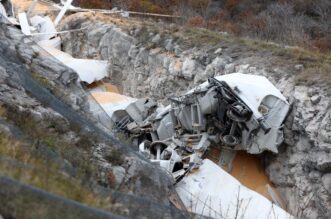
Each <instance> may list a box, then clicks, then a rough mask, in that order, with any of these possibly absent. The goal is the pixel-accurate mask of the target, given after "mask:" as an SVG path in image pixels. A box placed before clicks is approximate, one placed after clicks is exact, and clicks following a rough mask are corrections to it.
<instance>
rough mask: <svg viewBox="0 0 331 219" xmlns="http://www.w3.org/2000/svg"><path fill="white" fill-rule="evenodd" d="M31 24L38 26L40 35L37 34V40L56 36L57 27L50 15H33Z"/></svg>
mask: <svg viewBox="0 0 331 219" xmlns="http://www.w3.org/2000/svg"><path fill="white" fill-rule="evenodd" d="M30 22H31V25H32V26H33V27H35V28H36V30H37V32H38V33H40V35H37V36H35V38H36V39H37V41H41V40H48V39H50V38H52V37H55V36H56V34H55V33H56V29H55V26H54V24H53V21H52V20H51V19H50V18H49V17H48V16H46V17H41V16H39V15H36V16H33V17H32V18H31V19H30Z"/></svg>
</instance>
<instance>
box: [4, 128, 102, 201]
mask: <svg viewBox="0 0 331 219" xmlns="http://www.w3.org/2000/svg"><path fill="white" fill-rule="evenodd" d="M31 148H34V147H33V146H31V145H27V144H25V143H22V142H19V141H17V140H14V139H12V138H11V137H9V136H7V135H6V134H4V133H1V132H0V156H1V157H2V158H7V159H9V160H12V161H13V162H14V165H13V163H12V162H10V163H6V162H5V160H2V159H0V162H1V163H2V164H1V165H0V171H1V174H2V175H6V176H9V177H13V178H15V179H17V180H20V181H22V182H25V183H27V184H30V185H33V186H36V187H39V188H41V189H44V190H46V191H49V192H51V193H54V194H57V195H60V196H63V197H65V198H68V199H72V200H76V201H79V202H82V203H86V204H88V205H92V206H98V203H99V198H97V197H96V196H95V195H94V194H93V193H92V192H91V191H89V190H88V189H87V188H84V187H82V186H81V183H80V182H79V181H78V180H76V179H74V178H72V177H69V176H66V175H64V174H63V173H62V172H61V171H60V170H59V166H58V164H56V163H52V162H50V161H47V160H44V159H42V158H41V157H38V156H36V155H35V154H34V153H33V151H32V150H31Z"/></svg>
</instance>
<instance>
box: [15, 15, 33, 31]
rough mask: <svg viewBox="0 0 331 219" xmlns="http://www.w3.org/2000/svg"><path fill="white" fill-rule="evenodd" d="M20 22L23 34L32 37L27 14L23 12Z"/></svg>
mask: <svg viewBox="0 0 331 219" xmlns="http://www.w3.org/2000/svg"><path fill="white" fill-rule="evenodd" d="M18 20H19V22H20V25H21V29H22V33H23V34H24V35H27V36H29V35H31V31H30V25H29V23H28V19H27V17H26V13H25V12H23V13H19V14H18Z"/></svg>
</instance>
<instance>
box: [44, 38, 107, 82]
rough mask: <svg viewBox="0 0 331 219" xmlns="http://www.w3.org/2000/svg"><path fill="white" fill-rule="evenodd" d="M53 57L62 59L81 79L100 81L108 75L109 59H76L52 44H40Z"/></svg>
mask: <svg viewBox="0 0 331 219" xmlns="http://www.w3.org/2000/svg"><path fill="white" fill-rule="evenodd" d="M39 45H40V46H41V47H42V48H43V49H45V50H46V51H47V52H48V53H49V54H51V55H52V56H53V57H55V58H56V59H58V60H59V61H61V62H62V63H63V64H65V65H66V66H68V67H70V68H72V69H73V70H75V71H76V72H77V74H78V76H79V78H80V80H81V81H83V82H86V83H87V84H91V83H93V82H94V81H99V80H101V79H103V78H105V77H108V68H109V63H108V61H103V60H93V59H76V58H73V57H72V56H71V55H69V54H68V53H65V52H62V51H61V50H58V49H56V48H54V47H52V46H48V45H46V44H39Z"/></svg>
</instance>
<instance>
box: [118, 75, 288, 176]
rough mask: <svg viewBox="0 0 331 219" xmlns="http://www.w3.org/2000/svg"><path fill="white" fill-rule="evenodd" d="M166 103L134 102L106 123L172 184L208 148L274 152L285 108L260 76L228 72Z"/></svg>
mask: <svg viewBox="0 0 331 219" xmlns="http://www.w3.org/2000/svg"><path fill="white" fill-rule="evenodd" d="M170 101H171V104H170V105H169V106H167V107H162V106H161V107H157V106H156V104H155V103H154V102H153V101H151V100H148V99H144V100H143V101H142V100H140V101H137V102H136V103H133V104H131V106H130V107H128V108H127V109H122V110H121V116H118V114H117V116H116V118H114V117H113V118H112V120H113V121H114V124H118V125H117V126H116V125H115V127H118V126H119V125H120V127H121V130H122V131H125V132H127V133H129V134H130V136H131V137H132V138H133V143H134V144H135V145H136V146H137V147H139V150H140V151H141V152H142V153H144V154H145V155H146V156H147V157H148V158H150V159H151V160H152V162H155V163H158V164H159V165H161V166H162V167H165V168H166V169H167V170H168V171H170V172H173V173H174V177H175V178H177V179H179V178H180V177H181V176H182V174H183V171H184V172H185V171H187V170H188V169H190V168H193V167H192V166H198V165H199V162H200V161H201V159H202V157H203V154H204V153H205V152H206V150H207V149H208V147H209V146H210V145H211V144H222V145H223V146H225V147H228V148H229V149H233V150H245V151H247V152H248V153H251V154H259V153H262V152H263V151H272V152H274V153H277V152H278V149H277V148H278V146H279V145H280V144H281V143H282V141H283V130H282V129H283V122H284V119H285V117H286V115H287V113H288V111H289V103H288V102H287V100H286V98H285V97H284V96H283V95H282V94H281V93H280V91H279V90H278V89H277V88H275V87H274V85H272V84H271V82H270V81H269V80H268V79H266V78H265V77H263V76H256V75H247V74H241V73H234V74H228V75H223V76H218V77H215V78H209V80H208V81H207V82H205V83H203V84H201V85H199V86H198V87H196V88H194V89H192V90H191V91H189V92H188V93H186V94H185V95H183V96H180V97H174V98H171V99H170ZM135 109H136V110H135ZM142 111H143V112H142ZM135 115H136V116H135ZM138 115H139V116H138ZM138 117H139V119H137V118H138ZM124 120H125V121H126V123H125V124H123V122H122V121H124ZM123 127H124V129H123ZM116 130H119V129H116ZM177 171H180V172H177ZM179 173H180V174H179Z"/></svg>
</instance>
